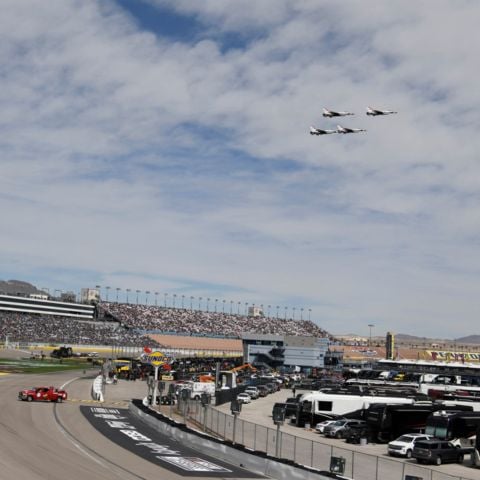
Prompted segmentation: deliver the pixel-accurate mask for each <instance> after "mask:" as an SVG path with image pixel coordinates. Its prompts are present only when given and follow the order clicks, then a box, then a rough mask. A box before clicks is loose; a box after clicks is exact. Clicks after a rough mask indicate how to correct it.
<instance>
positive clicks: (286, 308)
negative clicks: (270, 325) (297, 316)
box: [284, 307, 288, 320]
mask: <svg viewBox="0 0 480 480" xmlns="http://www.w3.org/2000/svg"><path fill="white" fill-rule="evenodd" d="M287 310H288V307H285V318H284V320H286V319H287Z"/></svg>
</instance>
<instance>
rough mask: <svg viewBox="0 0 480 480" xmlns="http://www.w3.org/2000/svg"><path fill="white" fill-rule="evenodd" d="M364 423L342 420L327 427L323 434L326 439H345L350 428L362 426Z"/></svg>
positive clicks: (361, 421) (354, 420) (362, 421)
mask: <svg viewBox="0 0 480 480" xmlns="http://www.w3.org/2000/svg"><path fill="white" fill-rule="evenodd" d="M364 425H366V422H365V421H364V420H356V419H342V420H336V421H335V422H333V423H331V424H330V425H327V426H326V427H325V428H324V430H323V433H324V435H325V436H326V437H333V438H346V437H347V435H348V434H349V433H350V427H351V426H355V427H356V426H364Z"/></svg>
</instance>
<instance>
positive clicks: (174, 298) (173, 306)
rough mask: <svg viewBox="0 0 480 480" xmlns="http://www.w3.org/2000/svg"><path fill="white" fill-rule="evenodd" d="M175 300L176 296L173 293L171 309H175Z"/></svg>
mask: <svg viewBox="0 0 480 480" xmlns="http://www.w3.org/2000/svg"><path fill="white" fill-rule="evenodd" d="M176 298H177V294H176V293H174V294H173V308H175V299H176Z"/></svg>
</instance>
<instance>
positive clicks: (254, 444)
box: [253, 423, 257, 452]
mask: <svg viewBox="0 0 480 480" xmlns="http://www.w3.org/2000/svg"><path fill="white" fill-rule="evenodd" d="M253 451H254V452H256V451H257V424H256V423H255V428H254V430H253Z"/></svg>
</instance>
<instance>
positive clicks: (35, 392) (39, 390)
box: [18, 387, 67, 403]
mask: <svg viewBox="0 0 480 480" xmlns="http://www.w3.org/2000/svg"><path fill="white" fill-rule="evenodd" d="M18 399H19V400H24V401H26V402H34V401H35V402H57V403H62V402H63V401H64V400H66V399H67V392H66V391H65V390H59V389H58V388H55V387H33V388H26V389H25V390H22V391H21V392H18Z"/></svg>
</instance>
